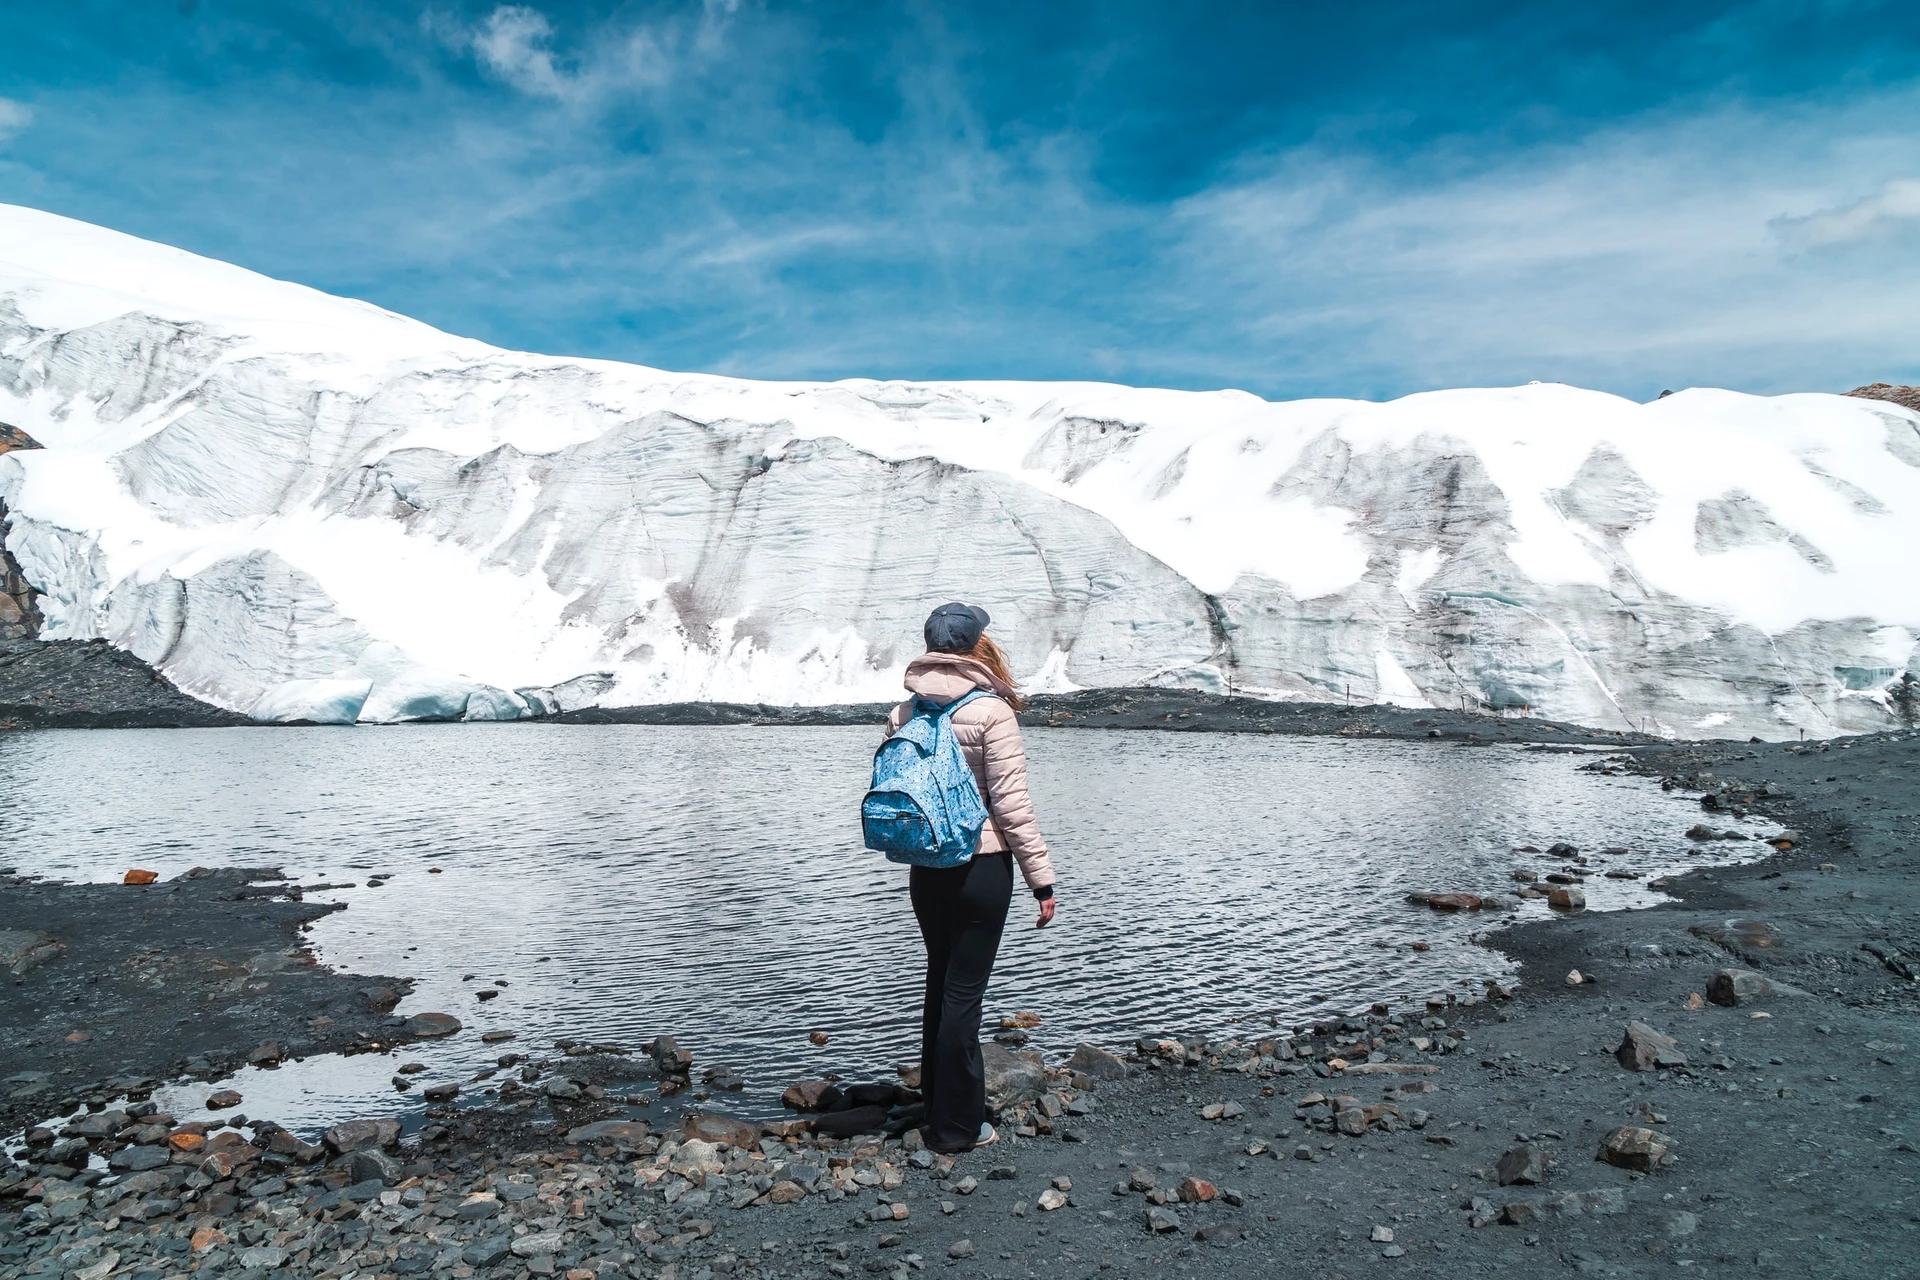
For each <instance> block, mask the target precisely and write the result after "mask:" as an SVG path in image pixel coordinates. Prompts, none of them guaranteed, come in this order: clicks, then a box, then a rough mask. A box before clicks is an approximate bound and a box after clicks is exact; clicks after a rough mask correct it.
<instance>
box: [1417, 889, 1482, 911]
mask: <svg viewBox="0 0 1920 1280" xmlns="http://www.w3.org/2000/svg"><path fill="white" fill-rule="evenodd" d="M1427 905H1428V906H1430V907H1432V908H1433V909H1434V910H1435V911H1478V910H1479V909H1480V895H1479V894H1477V893H1433V894H1428V895H1427Z"/></svg>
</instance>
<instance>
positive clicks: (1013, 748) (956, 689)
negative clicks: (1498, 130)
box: [887, 653, 1054, 890]
mask: <svg viewBox="0 0 1920 1280" xmlns="http://www.w3.org/2000/svg"><path fill="white" fill-rule="evenodd" d="M906 685H907V689H908V691H909V692H912V693H916V694H918V695H920V696H921V697H923V698H925V699H926V700H927V701H929V702H934V703H938V704H940V705H941V706H945V705H946V704H947V703H949V702H952V701H954V700H955V699H957V698H962V697H965V696H966V695H967V694H969V693H971V692H973V691H974V690H975V689H988V690H991V691H992V692H994V693H997V694H999V695H1000V697H997V698H975V699H974V700H973V701H972V702H969V703H968V704H967V705H966V706H964V707H961V708H960V709H959V710H958V711H956V712H954V713H953V736H954V737H955V738H957V739H959V742H960V750H961V751H962V753H964V754H965V755H966V757H967V763H968V764H969V765H970V766H972V768H973V780H974V781H975V782H977V783H979V784H980V794H981V795H983V796H985V797H986V798H987V808H988V809H989V810H991V814H990V816H989V817H988V819H987V826H986V830H984V831H982V832H981V833H980V852H981V853H1003V852H1005V851H1007V850H1009V849H1010V850H1012V851H1013V857H1014V861H1016V862H1018V863H1019V864H1020V874H1021V875H1022V876H1024V877H1026V881H1027V887H1028V888H1029V889H1034V890H1039V889H1044V888H1047V887H1049V886H1051V885H1052V884H1053V882H1054V877H1053V862H1052V860H1051V859H1050V858H1048V856H1047V842H1046V841H1045V840H1042V839H1041V838H1040V824H1039V823H1038V822H1036V821H1035V820H1034V816H1033V800H1032V798H1031V797H1029V796H1028V795H1027V753H1026V748H1025V747H1023V746H1022V745H1021V742H1020V722H1019V721H1018V720H1016V719H1015V718H1014V714H1013V708H1012V707H1010V706H1008V705H1007V704H1006V703H1005V702H1003V701H1001V698H1004V697H1005V696H1006V695H1007V694H1010V693H1012V692H1013V690H1011V689H1009V688H1007V687H1006V686H1005V685H1003V684H1001V683H1000V682H999V681H998V680H995V679H994V678H993V673H992V672H990V671H988V670H987V669H986V667H984V666H982V665H981V664H980V663H978V662H976V661H974V660H973V659H972V658H965V657H961V656H960V655H959V654H955V653H929V654H925V655H923V656H921V657H918V658H915V659H914V660H913V661H912V662H910V663H908V664H907V679H906ZM912 715H913V700H912V699H911V698H909V699H908V700H907V701H905V702H903V703H901V704H900V705H899V706H897V707H895V708H894V709H893V714H892V715H890V716H888V717H887V732H888V733H889V734H891V733H892V732H893V731H894V730H895V729H898V728H899V727H900V726H901V725H903V724H905V723H906V722H907V720H908V718H909V717H911V716H912Z"/></svg>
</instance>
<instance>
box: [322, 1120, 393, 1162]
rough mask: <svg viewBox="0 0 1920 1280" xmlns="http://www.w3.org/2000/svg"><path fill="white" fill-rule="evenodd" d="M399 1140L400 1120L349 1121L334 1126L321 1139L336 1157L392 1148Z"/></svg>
mask: <svg viewBox="0 0 1920 1280" xmlns="http://www.w3.org/2000/svg"><path fill="white" fill-rule="evenodd" d="M399 1139H400V1122H399V1121H398V1120H349V1121H347V1122H346V1123H345V1124H337V1125H335V1126H333V1128H331V1129H329V1130H327V1131H326V1133H324V1134H322V1135H321V1137H320V1141H321V1143H322V1144H323V1145H325V1147H326V1148H327V1150H329V1151H331V1152H333V1153H334V1154H335V1155H345V1154H347V1153H348V1152H350V1151H359V1150H361V1149H363V1148H366V1147H390V1146H392V1145H393V1144H394V1143H395V1142H397V1141H399Z"/></svg>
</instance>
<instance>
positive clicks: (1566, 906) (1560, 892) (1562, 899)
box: [1547, 887, 1587, 911]
mask: <svg viewBox="0 0 1920 1280" xmlns="http://www.w3.org/2000/svg"><path fill="white" fill-rule="evenodd" d="M1547 905H1548V906H1550V907H1554V908H1557V909H1558V910H1561V911H1578V910H1580V909H1581V908H1582V907H1584V906H1586V905H1587V895H1586V894H1585V893H1584V892H1582V891H1581V890H1579V889H1574V888H1570V887H1563V888H1559V889H1555V890H1554V891H1553V892H1552V893H1549V894H1548V895H1547Z"/></svg>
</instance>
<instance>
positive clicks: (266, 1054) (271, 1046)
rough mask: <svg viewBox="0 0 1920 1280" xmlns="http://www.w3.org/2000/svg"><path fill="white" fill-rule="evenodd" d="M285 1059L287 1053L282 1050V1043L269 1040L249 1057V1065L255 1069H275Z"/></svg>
mask: <svg viewBox="0 0 1920 1280" xmlns="http://www.w3.org/2000/svg"><path fill="white" fill-rule="evenodd" d="M285 1057H286V1053H285V1051H284V1050H282V1049H281V1048H280V1042H279V1041H277V1040H269V1041H267V1042H266V1043H265V1044H263V1045H261V1046H260V1047H259V1048H258V1049H255V1050H254V1051H253V1052H252V1053H250V1054H248V1055H247V1063H248V1065H250V1066H255V1067H273V1066H278V1065H279V1064H280V1062H281V1060H282V1059H283V1058H285Z"/></svg>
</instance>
